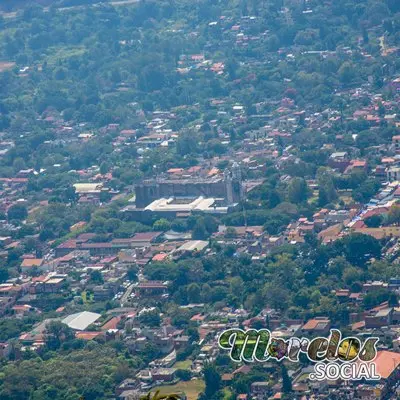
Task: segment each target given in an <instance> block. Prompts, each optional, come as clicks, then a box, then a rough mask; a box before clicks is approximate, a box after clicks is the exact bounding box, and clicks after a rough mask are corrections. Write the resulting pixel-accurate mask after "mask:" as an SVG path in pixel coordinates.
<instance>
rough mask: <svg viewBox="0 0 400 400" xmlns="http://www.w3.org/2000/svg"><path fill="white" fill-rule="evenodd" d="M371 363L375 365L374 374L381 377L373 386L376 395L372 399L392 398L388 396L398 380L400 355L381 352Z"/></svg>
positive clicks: (391, 352)
mask: <svg viewBox="0 0 400 400" xmlns="http://www.w3.org/2000/svg"><path fill="white" fill-rule="evenodd" d="M357 362H360V361H357ZM372 362H373V363H374V364H375V371H376V373H377V374H378V375H380V376H381V379H380V381H377V382H376V383H374V384H373V386H374V387H375V393H376V397H374V398H378V399H386V398H394V397H390V394H391V393H392V391H393V390H394V389H393V388H395V387H396V384H397V383H398V381H399V379H400V353H395V352H393V351H387V350H381V351H378V352H377V355H376V357H375V359H374V360H373V361H372Z"/></svg>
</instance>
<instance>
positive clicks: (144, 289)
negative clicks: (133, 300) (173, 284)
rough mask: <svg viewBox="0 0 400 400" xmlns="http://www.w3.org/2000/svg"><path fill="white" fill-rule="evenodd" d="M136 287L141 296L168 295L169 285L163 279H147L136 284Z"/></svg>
mask: <svg viewBox="0 0 400 400" xmlns="http://www.w3.org/2000/svg"><path fill="white" fill-rule="evenodd" d="M135 289H136V292H137V294H138V295H139V296H140V297H147V296H149V297H153V296H163V295H167V291H168V285H167V283H166V282H161V281H147V282H140V283H138V284H136V286H135Z"/></svg>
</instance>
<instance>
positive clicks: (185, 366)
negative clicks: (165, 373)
mask: <svg viewBox="0 0 400 400" xmlns="http://www.w3.org/2000/svg"><path fill="white" fill-rule="evenodd" d="M191 365H192V360H183V361H178V362H176V363H175V364H174V368H176V369H187V370H189V369H190V366H191Z"/></svg>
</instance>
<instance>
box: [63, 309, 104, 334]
mask: <svg viewBox="0 0 400 400" xmlns="http://www.w3.org/2000/svg"><path fill="white" fill-rule="evenodd" d="M100 317H101V315H100V314H96V313H92V312H90V311H82V312H80V313H76V314H71V315H68V317H66V318H64V319H63V320H62V323H63V324H66V325H68V326H69V327H70V328H72V329H76V330H77V331H84V330H85V329H86V328H87V327H88V326H89V325H91V324H93V322H95V321H97V320H98V319H99V318H100Z"/></svg>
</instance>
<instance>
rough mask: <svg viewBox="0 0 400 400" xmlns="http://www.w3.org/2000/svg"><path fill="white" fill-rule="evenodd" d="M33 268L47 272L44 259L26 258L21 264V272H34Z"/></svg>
mask: <svg viewBox="0 0 400 400" xmlns="http://www.w3.org/2000/svg"><path fill="white" fill-rule="evenodd" d="M33 268H37V269H39V270H45V268H44V266H43V259H42V258H25V259H24V261H22V263H21V272H23V273H25V274H26V273H27V272H29V271H32V269H33Z"/></svg>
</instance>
